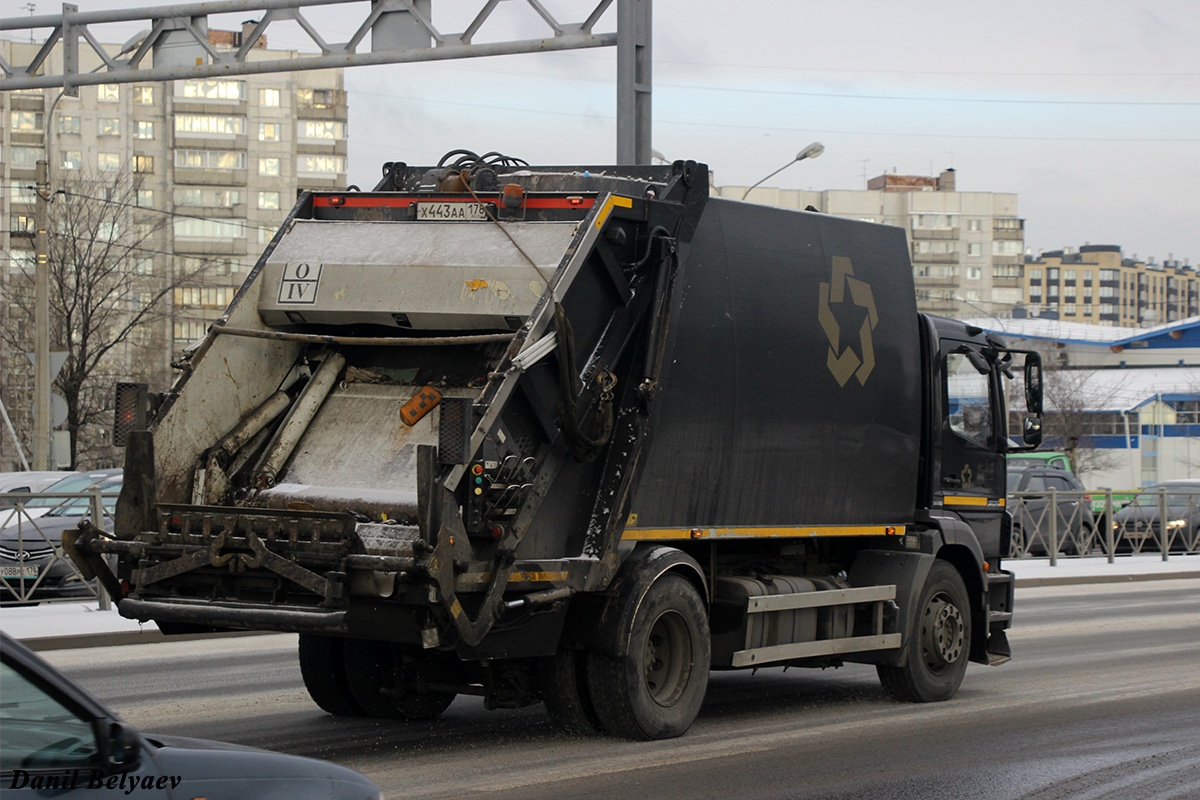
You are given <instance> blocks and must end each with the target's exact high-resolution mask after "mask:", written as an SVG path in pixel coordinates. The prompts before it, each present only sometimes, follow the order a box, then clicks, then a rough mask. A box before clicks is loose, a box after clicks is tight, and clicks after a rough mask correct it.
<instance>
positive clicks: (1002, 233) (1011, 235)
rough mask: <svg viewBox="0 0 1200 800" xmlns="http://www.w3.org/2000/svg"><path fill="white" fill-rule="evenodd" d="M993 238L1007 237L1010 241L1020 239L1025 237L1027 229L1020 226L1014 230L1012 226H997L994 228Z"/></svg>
mask: <svg viewBox="0 0 1200 800" xmlns="http://www.w3.org/2000/svg"><path fill="white" fill-rule="evenodd" d="M992 238H993V239H1007V240H1009V241H1012V240H1017V241H1020V240H1022V239H1024V238H1025V231H1023V230H1021V229H1020V228H1018V229H1016V230H1013V229H1012V228H995V229H993V230H992Z"/></svg>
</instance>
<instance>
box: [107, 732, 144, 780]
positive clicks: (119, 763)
mask: <svg viewBox="0 0 1200 800" xmlns="http://www.w3.org/2000/svg"><path fill="white" fill-rule="evenodd" d="M105 744H106V747H105V751H104V760H105V764H106V765H107V766H108V768H109V769H110V770H111V771H112V772H114V773H118V772H132V771H134V770H135V769H137V768H138V766H140V765H141V763H142V736H141V734H139V733H138V732H137V730H136V729H134V728H131V727H130V726H128V725H126V724H125V723H124V722H110V723H109V724H108V738H107V741H106V742H105Z"/></svg>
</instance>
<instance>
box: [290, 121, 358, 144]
mask: <svg viewBox="0 0 1200 800" xmlns="http://www.w3.org/2000/svg"><path fill="white" fill-rule="evenodd" d="M296 136H297V137H298V138H300V139H316V140H319V141H333V140H337V139H345V138H346V123H344V122H333V121H329V122H321V121H316V120H311V119H302V120H300V121H299V122H297V123H296Z"/></svg>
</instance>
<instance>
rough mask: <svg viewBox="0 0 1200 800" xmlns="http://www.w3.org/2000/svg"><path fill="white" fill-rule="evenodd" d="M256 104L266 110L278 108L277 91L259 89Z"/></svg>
mask: <svg viewBox="0 0 1200 800" xmlns="http://www.w3.org/2000/svg"><path fill="white" fill-rule="evenodd" d="M258 104H259V105H260V106H266V107H268V108H279V90H278V89H259V90H258Z"/></svg>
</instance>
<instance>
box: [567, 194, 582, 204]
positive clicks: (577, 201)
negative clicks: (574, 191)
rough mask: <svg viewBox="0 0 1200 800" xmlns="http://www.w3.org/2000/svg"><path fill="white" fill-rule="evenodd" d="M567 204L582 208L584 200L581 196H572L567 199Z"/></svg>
mask: <svg viewBox="0 0 1200 800" xmlns="http://www.w3.org/2000/svg"><path fill="white" fill-rule="evenodd" d="M567 202H568V203H570V204H571V205H573V206H580V205H583V198H582V197H580V196H579V195H572V196H570V197H568V198H567Z"/></svg>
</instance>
